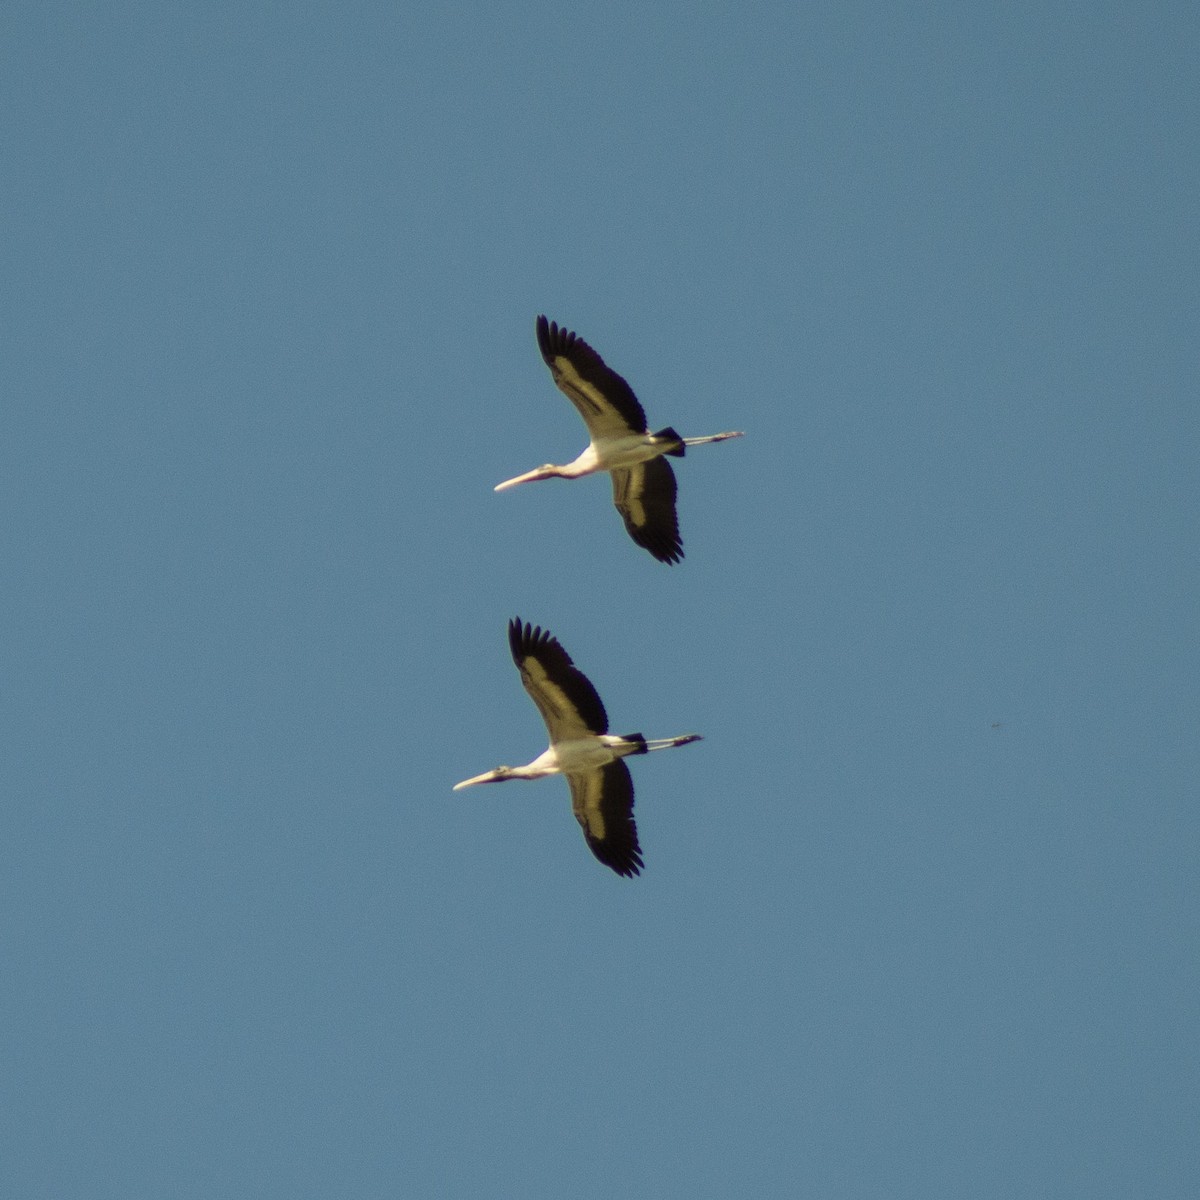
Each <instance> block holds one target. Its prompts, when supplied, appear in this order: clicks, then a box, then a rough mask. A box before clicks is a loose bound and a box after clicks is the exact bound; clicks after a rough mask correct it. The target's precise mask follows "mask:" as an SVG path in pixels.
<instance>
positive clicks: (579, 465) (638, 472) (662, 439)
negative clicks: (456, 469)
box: [496, 317, 742, 563]
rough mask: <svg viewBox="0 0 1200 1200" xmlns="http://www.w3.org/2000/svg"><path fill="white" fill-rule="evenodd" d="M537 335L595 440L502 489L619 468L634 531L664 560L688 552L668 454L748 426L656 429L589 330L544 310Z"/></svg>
mask: <svg viewBox="0 0 1200 1200" xmlns="http://www.w3.org/2000/svg"><path fill="white" fill-rule="evenodd" d="M537 340H538V346H539V348H540V349H541V351H542V358H544V359H545V360H546V366H548V367H549V368H550V374H551V375H553V376H554V382H555V383H556V384H557V385H558V389H559V391H561V392H562V393H563V394H564V395H565V396H566V397H567V399H568V400H570V401H571V403H572V404H574V405H575V407H576V408H577V409H578V410H579V415H580V416H581V417H582V418H583V420H584V423H585V424H586V425H587V427H588V433H589V434H590V435H591V441H590V442H589V444H588V448H587V449H586V450H585V451H584V452H583V453H582V454H581V455H580V456H579V457H578V458H577V459H575V461H574V462H570V463H567V464H566V466H562V467H556V466H555V465H554V464H553V463H547V464H546V465H545V466H544V467H538V468H537V469H536V470H534V471H526V473H525V474H524V475H518V476H517V477H516V478H515V479H506V480H505V481H504V482H503V483H501V484H498V485H497V486H496V491H498V492H502V491H504V489H505V488H510V487H516V485H517V484H518V483H532V482H533V481H534V480H535V479H551V478H553V477H555V476H557V477H558V478H560V479H578V478H579V477H580V476H581V475H592V474H595V472H597V471H608V472H609V473H610V474H611V475H612V486H613V503H614V504H615V505H616V506H617V512H619V513H620V514H621V519H622V520H623V521H624V522H625V528H626V529H627V530H628V531H629V536H630V537H631V538H633V540H634V541H635V542H637V544H638V545H639V546H642V547H644V548H645V549H647V550H649V551H650V553H651V554H652V555H654V557H655V558H657V559H658V560H659V562H665V563H676V562H678V561H679V560H680V559H681V558H683V542H682V540H681V539H680V537H679V521H678V519H677V518H676V515H675V491H676V486H675V472H674V471H672V470H671V464H670V463H669V462H667V460H666V459H665V458H664V457H663V455H667V454H669V455H672V456H674V457H676V458H682V457H683V455H684V454H685V453H686V451H687V448H688V447H689V446H702V445H704V444H705V443H706V442H723V441H725V440H726V439H728V438H735V437H741V436H742V434H741V433H740V432H731V433H714V434H712V435H710V436H709V437H697V438H685V437H680V436H679V434H677V433H676V432H675V430H674V429H672V428H670V427H669V426H668V427H667V428H666V429H660V430H659V431H658V432H657V433H651V432H650V427H649V426H648V425H647V424H646V414H645V412H643V411H642V406H641V404H640V403H638V398H637V397H636V396H635V395H634V394H633V389H632V388H631V387H630V386H629V384H627V383H626V382H625V380H624V379H622V378H621V376H620V375H618V374H617V373H616V371H614V370H612V369H611V368H609V367H607V366H606V365H605V363H604V359H602V358H601V357H600V355H599V354H597V353H596V351H595V350H593V349H592V348H591V346H589V345H588V344H587V342H585V341H584V340H583V338H581V337H578V336H577V335H576V334H574V333H571V332H570V331H569V330H567V329H563V328H560V327H559V326H558V325H557V324H555V322H553V321H547V320H546V318H545V317H538V319H537Z"/></svg>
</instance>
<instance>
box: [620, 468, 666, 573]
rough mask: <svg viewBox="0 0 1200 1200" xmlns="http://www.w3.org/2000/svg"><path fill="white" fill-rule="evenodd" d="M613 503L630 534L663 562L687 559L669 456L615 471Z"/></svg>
mask: <svg viewBox="0 0 1200 1200" xmlns="http://www.w3.org/2000/svg"><path fill="white" fill-rule="evenodd" d="M611 474H612V485H613V504H615V505H616V506H617V512H619V513H620V514H621V520H623V521H624V522H625V528H626V529H627V530H628V531H629V536H630V537H631V538H633V540H634V541H635V542H637V544H638V545H639V546H641V547H643V548H644V549H646V550H649V551H650V553H651V554H653V555H654V557H655V558H657V559H658V561H659V562H665V563H677V562H679V560H680V559H681V558H683V539H682V538H681V537H680V536H679V518H678V517H677V516H676V514H675V493H676V490H677V489H676V485H675V472H674V471H672V470H671V464H670V463H669V462H667V460H666V459H665V458H661V457H660V458H651V459H649V460H648V461H646V462H642V463H636V464H635V465H634V466H632V467H619V468H618V469H617V470H615V471H613V472H611Z"/></svg>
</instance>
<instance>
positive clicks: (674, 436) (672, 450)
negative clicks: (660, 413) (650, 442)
mask: <svg viewBox="0 0 1200 1200" xmlns="http://www.w3.org/2000/svg"><path fill="white" fill-rule="evenodd" d="M654 440H655V441H656V442H670V443H672V445H671V446H670V447H669V448H668V449H666V450H664V451H663V453H664V454H670V455H671V456H672V457H673V458H682V457H683V456H684V455H685V454H686V453H687V443H686V442H685V441H684V439H683V438H681V437H680V436H679V434H678V433H676V432H675V428H674V426H671V425H668V426H667V427H666V429H660V430H659V431H658V432H657V433H656V434H655V435H654Z"/></svg>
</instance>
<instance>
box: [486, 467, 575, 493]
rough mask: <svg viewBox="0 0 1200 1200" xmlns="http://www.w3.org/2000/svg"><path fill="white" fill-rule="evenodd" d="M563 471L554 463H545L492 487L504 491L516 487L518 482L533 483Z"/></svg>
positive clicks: (494, 489)
mask: <svg viewBox="0 0 1200 1200" xmlns="http://www.w3.org/2000/svg"><path fill="white" fill-rule="evenodd" d="M560 474H562V472H561V471H560V470H559V469H558V467H556V466H555V465H554V464H553V463H545V464H544V465H543V466H540V467H536V468H535V469H534V470H532V471H526V472H525V474H524V475H518V476H516V477H515V478H513V479H506V480H505V481H504V482H503V483H498V484H496V486H495V487H494V488H493V489H492V490H493V491H495V492H503V491H505V490H507V489H508V488H511V487H516V486H517V484H518V483H533V482H534V481H535V480H538V479H553V478H554V477H555V476H556V475H560Z"/></svg>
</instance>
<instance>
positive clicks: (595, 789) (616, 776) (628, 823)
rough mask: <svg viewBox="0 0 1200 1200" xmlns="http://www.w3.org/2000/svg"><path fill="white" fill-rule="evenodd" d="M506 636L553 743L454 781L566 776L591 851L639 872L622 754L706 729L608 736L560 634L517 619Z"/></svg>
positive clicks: (468, 783)
mask: <svg viewBox="0 0 1200 1200" xmlns="http://www.w3.org/2000/svg"><path fill="white" fill-rule="evenodd" d="M508 641H509V647H510V649H511V650H512V656H513V661H514V662H515V663H516V664H517V668H518V669H519V670H520V672H521V682H522V683H523V684H524V685H525V690H526V691H527V692H528V693H529V695H530V697H531V698H532V700H533V702H534V704H535V705H537V708H538V711H539V712H540V713H541V714H542V718H543V720H544V721H545V722H546V728H547V730H548V731H549V734H550V746H549V748H548V749H546V750H544V751H543V752H542V753H541V754H539V755H538V756H537V758H535V759H534V760H533V761H532V762H531V763H527V764H526V765H525V766H523V767H506V766H500V767H496V768H495V770H492V771H485V772H484V773H483V774H482V775H475V776H473V777H472V778H471V779H464V780H463V781H462V782H461V783H456V784H455V785H454V790H455V791H456V792H457V791H461V790H462V789H463V788H467V787H472V786H474V785H475V784H479V783H505V782H507V781H508V780H510V779H543V778H545V777H546V776H547V775H565V776H566V777H567V782H568V783H569V784H570V788H571V802H572V807H573V809H574V812H575V819H576V820H577V821H578V822H579V824H580V827H581V828H582V829H583V835H584V838H585V840H586V841H587V844H588V846H589V847H590V848H591V850H592V853H593V854H594V855H595V856H596V857H597V858H598V859H599V860H600V861H601V862H602V863H604V864H605V865H606V866H608V867H611V868H612V869H613V870H614V871H616V872H617V874H618V875H636V874H638V872H639V871H640V870H641V868H642V865H643V863H642V855H641V847H640V846H639V845H638V838H637V826H636V825H635V824H634V820H633V780H632V778H631V777H630V774H629V768H628V767H626V766H625V764H624V763H623V762H621V761H620V760H621V759H623V758H627V757H628V756H629V755H631V754H646V753H648V752H649V751H651V750H667V749H670V748H671V747H673V746H686V745H687V744H688V743H689V742H698V741H700V740H701V738H700V735H699V734H698V733H686V734H683V735H681V736H679V737H672V738H657V739H654V740H647V739H646V738H644V737H642V735H641V734H640V733H631V734H627V735H626V736H624V737H618V736H616V735H615V734H610V733H609V732H608V715H607V713H606V712H605V711H604V704H603V703H602V702H601V700H600V697H599V695H598V694H597V692H596V689H595V688H594V687H593V686H592V684H591V681H590V680H589V679H588V678H587V676H586V675H584V674H583V673H582V672H581V671H580V670H579V669H578V668H577V667H576V666H575V665H574V663H573V662H572V661H571V657H570V655H569V654H567V652H566V651H565V650H564V649H563V648H562V646H561V645H560V644H559V643H558V641H557V639H555V638H554V637H552V636H551V635H550V634H549V633H548V632H544V631H543V630H541V629H539V628H537V627H536V626H530V625H528V624H525V625H522V623H521V621H520V619H519V618H514V619H513V620H512V621H510V622H509V625H508Z"/></svg>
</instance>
